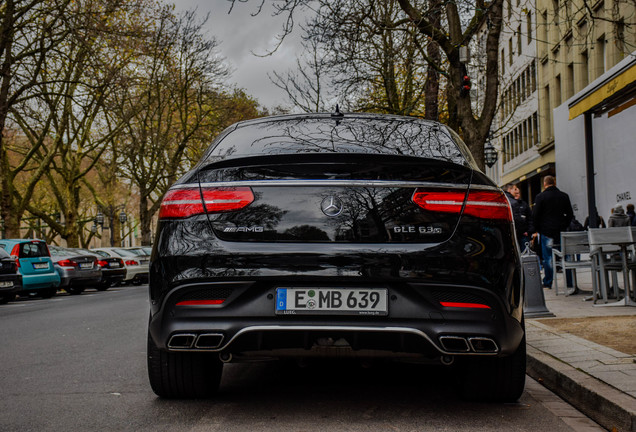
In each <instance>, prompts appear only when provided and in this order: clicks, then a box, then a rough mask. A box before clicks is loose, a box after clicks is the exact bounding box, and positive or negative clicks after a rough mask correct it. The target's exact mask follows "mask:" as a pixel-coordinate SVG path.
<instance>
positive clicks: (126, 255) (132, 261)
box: [91, 247, 148, 285]
mask: <svg viewBox="0 0 636 432" xmlns="http://www.w3.org/2000/svg"><path fill="white" fill-rule="evenodd" d="M91 251H92V252H95V253H97V254H99V255H101V256H103V257H114V258H121V259H122V260H123V261H124V265H125V266H126V278H125V279H124V281H123V282H124V283H132V284H133V285H141V284H142V283H148V263H147V262H146V263H144V264H142V261H143V260H141V259H139V257H138V256H137V254H135V253H133V252H131V251H128V250H126V249H124V248H115V247H113V248H95V249H91Z"/></svg>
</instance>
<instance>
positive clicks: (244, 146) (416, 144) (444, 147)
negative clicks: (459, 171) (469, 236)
mask: <svg viewBox="0 0 636 432" xmlns="http://www.w3.org/2000/svg"><path fill="white" fill-rule="evenodd" d="M456 139H458V138H456V137H454V136H453V134H451V133H450V132H449V130H448V129H447V128H446V127H445V126H443V125H439V124H437V123H432V122H426V121H422V120H419V119H415V118H414V119H412V120H411V119H408V118H407V119H392V118H367V117H345V118H344V119H341V120H337V121H336V120H333V119H330V118H304V117H301V118H291V119H282V120H281V119H277V120H272V121H264V122H261V123H250V124H246V125H244V126H239V127H238V128H237V129H236V130H235V131H233V132H230V133H229V134H228V135H227V136H225V138H223V139H221V140H220V141H219V142H216V143H214V144H213V145H212V146H211V147H210V149H209V150H208V153H207V155H206V161H208V162H213V161H215V160H219V159H233V158H239V157H246V156H255V155H276V154H297V153H366V154H387V155H403V156H416V157H424V158H430V159H438V160H443V161H446V162H452V163H456V164H461V165H467V164H468V163H467V161H466V158H465V157H464V154H463V153H464V152H462V151H461V150H460V148H459V147H461V146H465V144H464V143H463V142H461V140H460V141H459V142H456Z"/></svg>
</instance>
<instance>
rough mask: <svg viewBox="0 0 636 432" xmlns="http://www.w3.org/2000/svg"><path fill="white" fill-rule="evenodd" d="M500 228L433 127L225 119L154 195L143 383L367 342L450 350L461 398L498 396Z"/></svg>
mask: <svg viewBox="0 0 636 432" xmlns="http://www.w3.org/2000/svg"><path fill="white" fill-rule="evenodd" d="M514 238H515V231H514V227H513V222H512V213H511V210H510V206H509V204H508V201H507V199H506V197H505V195H504V194H503V192H502V191H501V190H500V189H499V188H498V187H497V186H496V185H495V183H493V182H492V180H490V179H489V178H488V177H487V176H485V175H484V174H483V173H482V172H481V171H480V170H479V167H478V166H477V164H476V162H475V161H474V159H473V158H472V156H471V154H470V151H469V150H468V148H467V147H466V145H465V144H464V143H463V141H462V140H461V138H460V137H459V136H458V135H457V134H456V133H455V132H453V131H452V130H451V129H449V128H448V127H446V126H444V125H441V124H439V123H436V122H430V121H424V120H420V119H415V118H408V117H397V116H384V115H370V114H344V115H343V114H342V113H339V112H336V113H335V114H331V115H329V114H307V115H291V116H280V117H270V118H263V119H257V120H252V121H246V122H241V123H238V124H235V125H233V126H231V127H230V128H228V129H226V130H225V131H224V132H222V133H221V135H220V136H219V137H218V138H217V139H216V140H215V141H214V142H213V143H212V144H211V146H210V148H209V149H208V150H207V151H206V153H205V154H204V156H203V158H202V160H201V161H199V163H198V164H197V165H196V166H195V167H194V168H193V169H192V170H191V171H189V172H188V173H186V174H185V175H184V176H183V177H182V178H181V179H180V180H179V181H178V182H177V183H175V184H174V185H172V187H171V188H170V189H169V190H168V191H167V192H166V194H165V195H164V197H163V200H162V203H161V208H160V211H159V224H158V227H157V234H156V238H155V246H154V250H153V257H152V262H151V265H150V284H149V294H150V321H149V329H148V333H149V334H148V336H149V337H148V374H149V379H150V384H151V386H152V389H153V390H154V392H155V393H156V394H158V395H159V396H162V397H187V398H189V397H206V396H210V395H213V394H214V393H215V392H216V390H217V387H218V384H219V380H220V377H221V373H222V369H223V363H224V362H230V361H244V360H259V359H263V358H272V357H280V358H285V357H287V358H296V359H304V358H307V357H345V356H347V357H357V358H361V359H367V358H378V357H379V358H387V359H395V360H408V361H420V362H437V363H441V364H444V365H449V366H450V365H453V366H452V367H455V368H457V370H456V372H455V373H456V375H457V376H458V378H459V380H458V381H459V384H460V390H461V393H462V394H463V395H464V396H465V397H466V398H470V399H479V400H496V401H515V400H517V398H518V397H519V396H520V395H521V394H522V392H523V388H524V382H525V369H526V367H525V358H526V345H525V330H524V319H523V273H522V269H521V264H520V257H519V252H518V250H517V246H516V244H515V240H514ZM166 377H170V379H167V378H166Z"/></svg>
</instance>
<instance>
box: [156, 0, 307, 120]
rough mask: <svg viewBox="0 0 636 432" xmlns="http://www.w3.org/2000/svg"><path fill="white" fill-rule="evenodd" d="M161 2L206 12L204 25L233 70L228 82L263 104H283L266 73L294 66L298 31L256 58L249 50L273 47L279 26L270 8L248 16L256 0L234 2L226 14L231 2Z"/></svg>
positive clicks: (285, 100) (255, 4) (191, 0)
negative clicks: (275, 48)
mask: <svg viewBox="0 0 636 432" xmlns="http://www.w3.org/2000/svg"><path fill="white" fill-rule="evenodd" d="M164 1H165V2H166V3H174V4H175V6H176V11H177V12H179V11H182V10H188V9H194V8H196V9H197V12H198V13H199V14H200V15H201V17H204V16H205V15H206V14H207V13H209V14H210V17H209V19H208V22H207V26H206V28H207V31H208V33H209V34H210V35H212V36H215V37H216V38H217V40H218V41H220V42H221V44H220V51H221V54H222V55H223V56H224V57H225V58H226V59H227V61H228V63H229V64H230V66H231V68H232V70H233V72H232V76H231V78H230V82H231V83H232V84H236V85H237V86H238V87H240V88H243V89H245V90H246V91H247V93H248V94H250V95H252V96H253V97H255V98H256V99H258V101H259V103H260V104H261V105H263V106H265V107H269V108H271V107H274V106H276V105H280V104H287V98H286V96H285V94H284V93H283V92H282V90H280V89H278V88H277V87H275V86H274V85H273V84H272V83H271V82H270V80H269V78H268V77H267V74H268V73H270V74H271V72H272V71H274V70H276V71H278V72H285V71H287V70H288V69H291V68H293V67H294V66H295V61H296V60H295V58H296V56H297V55H299V54H300V53H299V52H298V50H299V49H300V48H299V47H300V43H299V42H300V32H299V31H295V33H294V34H293V35H291V37H288V38H287V39H285V41H284V43H283V45H282V46H281V47H280V48H279V49H278V51H277V52H276V53H274V54H273V55H271V56H269V57H258V56H255V55H254V54H253V53H256V54H265V53H267V52H268V51H271V49H272V48H274V47H275V46H276V41H277V39H276V37H277V35H279V34H280V32H281V29H282V20H281V19H278V18H277V17H272V9H268V8H267V7H264V8H263V11H262V12H261V13H260V14H259V15H257V16H251V14H253V13H254V12H256V10H257V7H258V5H259V4H260V0H250V1H248V2H247V3H242V2H239V1H237V2H236V4H235V5H234V9H233V10H232V13H230V14H228V11H229V10H230V5H231V3H230V2H228V1H227V0H164ZM266 3H267V2H266ZM266 6H268V5H266ZM296 28H297V27H296Z"/></svg>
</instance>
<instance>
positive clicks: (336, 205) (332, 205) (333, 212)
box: [320, 196, 343, 217]
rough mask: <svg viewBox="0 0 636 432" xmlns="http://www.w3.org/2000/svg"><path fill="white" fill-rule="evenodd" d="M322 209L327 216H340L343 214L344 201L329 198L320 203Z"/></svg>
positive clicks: (333, 197) (332, 197)
mask: <svg viewBox="0 0 636 432" xmlns="http://www.w3.org/2000/svg"><path fill="white" fill-rule="evenodd" d="M320 209H321V210H322V212H323V213H324V214H326V215H327V216H330V217H334V216H338V215H339V214H340V213H342V209H343V205H342V201H341V200H340V198H338V197H335V196H328V197H327V198H325V199H324V200H322V203H320Z"/></svg>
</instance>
